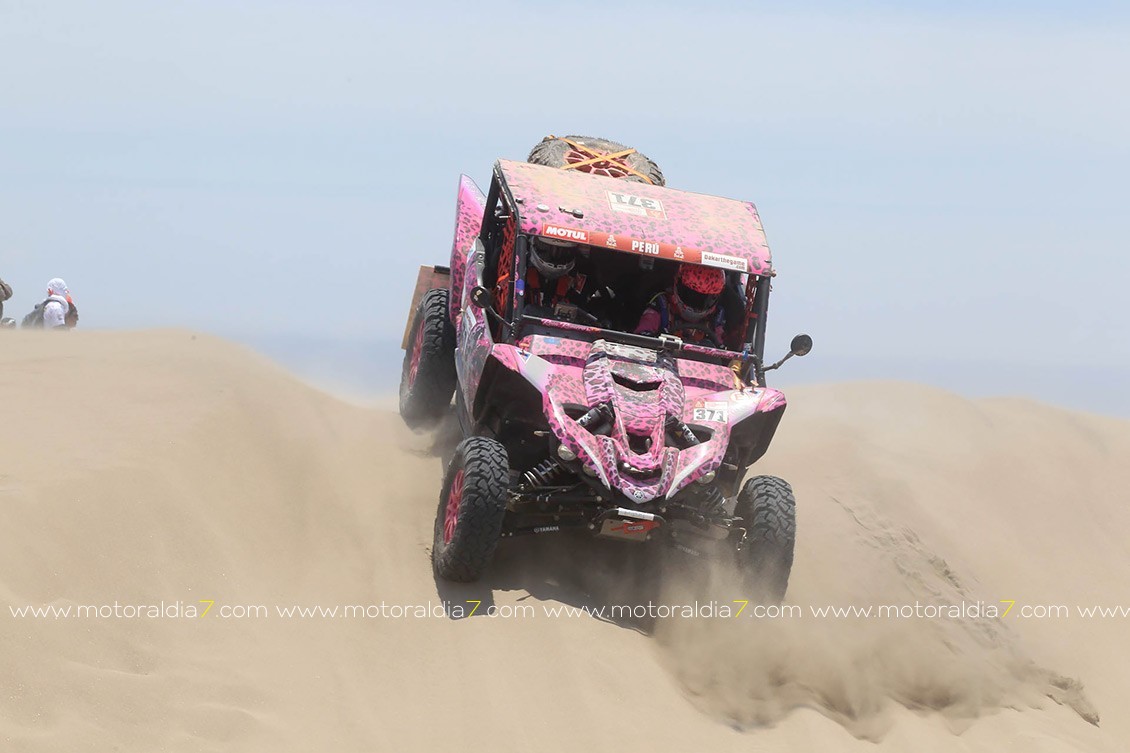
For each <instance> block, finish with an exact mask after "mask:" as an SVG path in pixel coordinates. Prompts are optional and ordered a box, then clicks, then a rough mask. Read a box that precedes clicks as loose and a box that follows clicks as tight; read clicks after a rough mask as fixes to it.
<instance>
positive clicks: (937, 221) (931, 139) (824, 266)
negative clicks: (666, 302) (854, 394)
mask: <svg viewBox="0 0 1130 753" xmlns="http://www.w3.org/2000/svg"><path fill="white" fill-rule="evenodd" d="M613 5H614V4H609V3H595V2H580V3H568V4H562V3H553V4H548V3H547V4H538V3H523V4H518V3H492V2H459V3H447V2H432V3H415V4H411V3H408V4H397V5H396V7H395V8H391V7H390V8H385V7H382V6H381V5H380V4H376V3H371V2H370V3H361V2H356V3H353V2H313V1H311V2H279V1H278V0H271V2H265V1H264V2H203V1H198V2H191V3H188V2H184V3H174V2H160V3H153V2H133V3H130V2H111V1H104V2H99V3H77V2H74V3H67V2H56V3H51V4H50V5H49V6H48V4H45V3H39V2H10V1H9V0H0V277H3V278H4V279H6V280H8V281H9V282H10V283H11V284H12V285H14V286H15V287H16V298H15V300H14V301H13V304H14V306H13V308H15V309H18V310H19V311H20V312H21V313H22V311H23V310H25V309H29V308H30V307H31V305H32V304H33V303H34V302H35V301H36V300H37V299H38V297H39V292H40V290H39V289H40V288H42V287H44V286H45V284H46V281H47V279H48V278H50V277H52V276H55V275H59V276H62V277H64V278H65V279H66V280H67V281H68V283H69V284H70V286H71V289H72V291H73V292H74V295H75V298H76V300H77V301H78V303H79V305H80V308H81V310H82V316H83V325H84V326H92V327H93V326H105V327H136V326H142V325H183V326H189V327H195V328H199V329H204V330H209V331H214V332H219V333H223V334H228V335H232V336H237V337H240V338H243V339H248V340H251V341H255V340H256V339H257V338H258V339H262V338H276V339H277V338H280V337H283V338H285V337H291V336H301V337H310V338H316V337H329V338H335V339H341V340H345V341H358V342H361V341H367V342H371V341H376V340H392V339H395V338H398V336H399V333H400V332H401V330H402V329H403V326H404V319H405V316H406V314H407V312H406V309H407V306H408V296H409V295H410V291H411V284H412V280H413V277H414V270H415V268H416V267H417V266H418V265H419V264H422V263H446V261H447V259H448V255H449V253H450V243H451V231H452V226H453V217H454V210H453V199H454V193H455V187H456V182H457V178H458V175H459V173H460V172H465V173H467V174H469V175H471V176H472V177H474V178H475V179H476V180H477V181H479V182H480V184H482V185H485V183H486V182H487V178H488V177H489V171H490V166H491V163H492V161H493V160H494V159H496V158H498V157H500V156H502V157H509V158H517V159H522V158H524V157H525V155H526V153H527V152H528V150H529V148H530V146H532V145H533V144H534V143H535V142H536V141H538V140H540V138H541V137H542V136H544V135H546V134H548V133H557V134H564V133H586V134H593V135H602V136H608V137H610V138H614V139H617V140H620V141H624V142H627V143H629V144H632V145H634V146H637V147H639V148H640V149H641V150H643V151H645V152H646V153H648V154H649V155H650V156H652V157H653V158H654V159H656V160H657V161H658V162H659V163H660V165H661V166H662V167H663V170H664V172H665V174H666V175H667V177H668V180H669V183H670V185H672V186H674V187H679V188H686V189H690V190H694V191H701V192H706V193H717V194H721V195H725V196H731V197H734V198H740V199H748V200H751V201H753V202H754V203H755V204H757V206H758V208H759V210H760V212H761V216H762V219H763V221H764V223H765V226H766V230H767V233H768V237H769V241H770V245H771V247H772V249H773V252H774V258H775V266H776V267H777V269H778V271H779V273H780V277H779V278H778V280H777V281H776V283H775V292H774V297H773V299H772V309H771V316H770V338H769V344H770V349H771V350H773V351H779V350H783V349H784V348H785V346H786V343H787V342H788V340H789V338H790V337H791V335H792V334H794V333H795V332H797V331H800V330H805V331H808V332H810V333H811V334H812V335H813V336H814V338H815V340H816V349H815V350H814V351H813V355H812V356H811V357H810V359H809V360H807V361H805V362H802V363H801V364H796V365H795V366H794V368H795V369H796V372H797V373H798V374H801V373H804V371H805V370H806V369H807V370H809V373H810V374H818V375H820V377H821V378H827V379H841V378H843V379H846V378H851V377H852V376H853V375H856V374H859V375H864V376H868V377H872V376H882V375H885V374H888V373H889V375H891V376H895V377H902V378H906V377H908V376H909V377H912V378H925V379H929V380H930V381H935V382H938V383H946V382H947V377H946V376H945V374H944V373H943V372H945V370H946V369H947V368H949V367H948V366H947V364H952V365H953V368H954V372H953V373H954V374H960V377H955V379H956V382H955V386H956V387H957V388H959V389H962V390H967V391H968V390H972V391H974V392H977V391H980V392H986V391H989V392H991V391H997V392H1016V393H1019V394H1044V395H1045V397H1046V399H1048V400H1050V401H1052V402H1063V403H1068V404H1076V405H1080V404H1081V405H1084V406H1085V407H1091V408H1093V409H1097V410H1101V409H1103V408H1104V406H1105V405H1106V402H1105V401H1107V400H1108V399H1109V400H1110V401H1111V405H1112V406H1113V410H1114V411H1116V412H1123V413H1130V400H1128V399H1127V398H1125V397H1123V396H1122V393H1123V387H1124V385H1125V384H1126V382H1127V381H1128V376H1130V315H1128V314H1127V312H1126V308H1125V306H1126V303H1127V299H1128V298H1130V295H1128V292H1127V290H1126V288H1127V285H1128V283H1130V262H1128V257H1127V254H1128V252H1130V249H1128V248H1127V243H1126V241H1125V230H1124V229H1123V227H1122V220H1123V216H1124V215H1125V214H1126V209H1125V207H1126V205H1127V201H1128V199H1130V188H1128V181H1130V178H1128V177H1127V176H1130V139H1128V135H1130V98H1128V97H1127V96H1126V88H1127V84H1128V83H1130V44H1128V43H1127V40H1128V39H1130V35H1128V32H1130V13H1128V12H1127V11H1124V10H1121V9H1120V7H1124V6H1125V3H1120V4H1115V3H1092V4H1086V3H1083V4H1079V3H1066V2H1064V3H1050V2H1042V3H1041V2H1037V3H1027V2H1026V3H1021V2H1008V3H996V4H993V3H981V2H978V3H974V2H956V3H953V2H947V3H940V2H931V3H922V4H920V5H919V6H918V7H911V6H910V5H909V4H906V3H899V4H895V3H893V2H892V3H883V2H870V3H868V2H864V3H842V4H841V3H815V4H808V5H806V6H803V7H802V6H800V5H798V4H795V3H794V4H789V5H788V6H787V7H788V8H789V9H788V10H787V11H785V10H781V9H780V8H782V7H785V6H784V4H782V5H781V6H779V7H777V8H774V7H773V6H769V5H761V4H756V3H741V4H740V5H739V4H737V3H735V4H733V5H730V4H722V3H715V4H710V3H707V4H706V6H707V10H704V11H691V10H690V9H689V8H690V3H686V2H679V3H674V2H650V3H638V4H635V3H633V4H624V5H622V6H620V7H619V9H612V6H613ZM820 364H823V366H821V365H820ZM853 364H854V365H853ZM1071 364H1078V367H1075V366H1073V365H1071ZM790 366H793V365H792V364H790ZM1057 369H1058V370H1059V371H1056V370H1057ZM1056 374H1058V375H1059V376H1054V378H1052V377H1049V375H1056ZM979 375H980V376H979ZM1085 375H1089V376H1088V377H1087V379H1090V382H1086V380H1085V379H1084V376H1085ZM1087 384H1090V385H1091V386H1090V387H1088V386H1086V385H1087ZM1095 384H1099V386H1098V387H1095V386H1094V385H1095ZM1013 387H1015V388H1013ZM1095 389H1099V391H1100V393H1102V394H1103V395H1109V396H1110V397H1109V398H1108V397H1103V398H1102V401H1103V402H1099V403H1098V404H1095V400H1096V399H1097V398H1095V397H1094V394H1096V393H1094V390H1095ZM1103 390H1106V391H1105V392H1103ZM1055 392H1059V393H1061V394H1053V393H1055ZM1082 393H1087V394H1090V395H1091V401H1090V402H1088V401H1087V400H1086V399H1084V398H1085V397H1086V395H1083V397H1079V395H1080V394H1082ZM1072 394H1074V395H1075V397H1071V395H1072ZM1117 401H1121V402H1117ZM1116 402H1117V404H1115V403H1116Z"/></svg>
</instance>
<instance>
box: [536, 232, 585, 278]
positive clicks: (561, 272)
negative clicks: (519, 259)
mask: <svg viewBox="0 0 1130 753" xmlns="http://www.w3.org/2000/svg"><path fill="white" fill-rule="evenodd" d="M530 261H532V262H533V264H534V267H536V268H537V270H538V273H539V274H540V275H541V276H542V277H544V278H545V279H547V280H556V279H557V278H558V277H564V276H565V275H567V274H569V273H570V272H572V271H573V267H575V266H576V265H577V244H576V243H572V242H571V241H563V240H561V239H559V238H542V237H537V238H534V239H533V243H532V244H531V247H530Z"/></svg>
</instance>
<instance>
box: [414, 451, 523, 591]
mask: <svg viewBox="0 0 1130 753" xmlns="http://www.w3.org/2000/svg"><path fill="white" fill-rule="evenodd" d="M460 468H462V469H463V499H462V501H461V502H460V504H459V518H458V521H457V523H456V528H455V534H454V535H453V536H452V538H451V541H450V543H448V544H446V545H445V544H444V543H443V521H444V510H445V508H446V506H447V495H448V491H449V489H450V488H451V482H452V480H453V478H454V477H455V473H456V471H458V470H459V469H460ZM509 484H510V462H509V459H508V458H507V455H506V448H505V447H503V446H502V445H501V444H499V443H498V442H497V441H495V440H493V439H490V438H489V437H468V438H467V439H464V440H463V441H462V442H460V443H459V446H458V447H456V448H455V455H454V456H453V457H452V458H451V462H450V463H449V464H448V467H447V473H446V475H445V478H444V483H443V489H442V491H441V492H440V497H439V509H438V510H437V513H436V523H435V529H434V532H433V533H434V536H433V542H432V569H433V570H434V571H435V574H436V575H437V576H438V577H440V578H443V579H445V580H451V581H457V582H460V583H470V582H472V581H476V580H478V579H479V578H481V577H482V575H483V573H484V572H485V571H486V568H487V566H488V565H490V562H491V560H492V559H493V558H494V552H495V549H497V548H498V541H499V537H500V536H501V534H502V523H503V519H504V518H505V516H506V490H507V487H508V486H509Z"/></svg>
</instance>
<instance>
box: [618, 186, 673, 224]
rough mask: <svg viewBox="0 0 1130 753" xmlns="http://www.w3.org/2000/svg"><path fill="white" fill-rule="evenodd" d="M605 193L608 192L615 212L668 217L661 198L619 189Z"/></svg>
mask: <svg viewBox="0 0 1130 753" xmlns="http://www.w3.org/2000/svg"><path fill="white" fill-rule="evenodd" d="M605 193H607V194H608V206H610V207H612V211H613V212H623V213H625V214H634V215H636V216H638V217H652V218H654V219H657V220H665V219H667V213H666V212H664V211H663V202H662V201H660V200H659V199H649V198H648V197H646V196H633V195H632V194H630V193H620V192H619V191H606V192H605Z"/></svg>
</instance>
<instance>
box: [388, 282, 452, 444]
mask: <svg viewBox="0 0 1130 753" xmlns="http://www.w3.org/2000/svg"><path fill="white" fill-rule="evenodd" d="M449 300H450V292H449V291H448V290H447V289H446V288H437V289H435V290H429V291H428V292H427V293H425V294H424V297H423V298H422V299H420V305H419V306H418V307H417V308H416V314H415V316H414V318H413V320H412V335H411V336H410V337H409V339H408V347H407V348H406V349H405V351H404V364H403V365H402V366H401V369H400V417H401V418H403V419H404V423H406V424H408V426H410V427H411V428H413V429H418V428H420V427H423V426H427V425H429V424H433V423H435V422H437V421H438V420H439V419H440V418H442V417H443V415H444V413H446V412H447V409H448V406H450V404H451V396H452V394H454V392H455V327H454V326H452V324H451V319H450V317H449V316H448V312H449V308H448V301H449Z"/></svg>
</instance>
